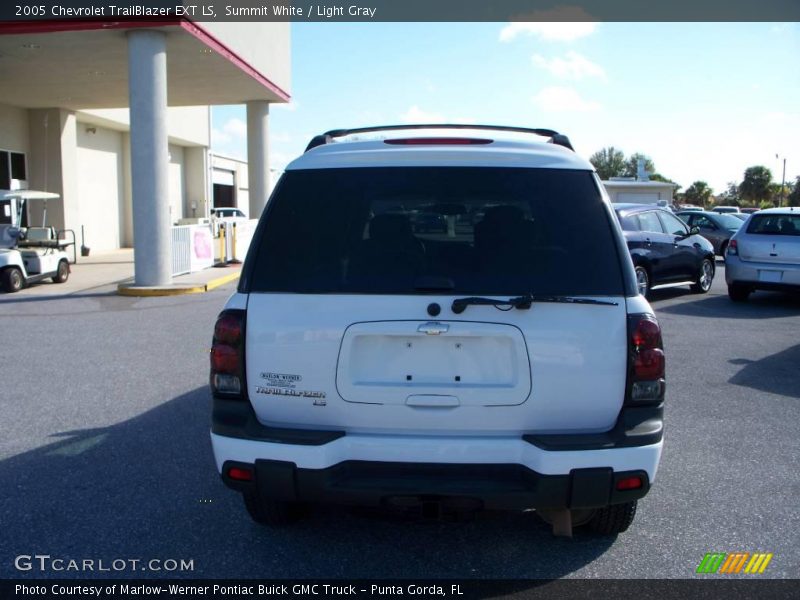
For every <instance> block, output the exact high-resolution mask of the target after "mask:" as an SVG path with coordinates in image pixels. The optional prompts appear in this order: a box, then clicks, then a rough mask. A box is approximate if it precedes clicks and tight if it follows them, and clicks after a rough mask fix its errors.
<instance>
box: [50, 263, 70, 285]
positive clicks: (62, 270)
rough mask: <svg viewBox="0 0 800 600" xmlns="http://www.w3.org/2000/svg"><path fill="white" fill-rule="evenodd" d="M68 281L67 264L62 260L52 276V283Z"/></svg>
mask: <svg viewBox="0 0 800 600" xmlns="http://www.w3.org/2000/svg"><path fill="white" fill-rule="evenodd" d="M67 279H69V263H68V262H67V261H65V260H62V261H61V262H59V263H58V271H56V274H55V275H54V276H53V283H64V282H65V281H66V280H67Z"/></svg>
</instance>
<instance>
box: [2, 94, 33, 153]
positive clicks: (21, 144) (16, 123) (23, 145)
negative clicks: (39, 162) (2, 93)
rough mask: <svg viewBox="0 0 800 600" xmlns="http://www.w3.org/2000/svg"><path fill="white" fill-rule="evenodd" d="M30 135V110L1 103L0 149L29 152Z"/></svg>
mask: <svg viewBox="0 0 800 600" xmlns="http://www.w3.org/2000/svg"><path fill="white" fill-rule="evenodd" d="M28 137H29V127H28V111H27V110H26V109H24V108H17V107H15V106H7V105H5V104H0V149H2V150H11V151H13V152H24V153H25V154H28V150H29V145H28ZM28 160H29V161H30V158H28Z"/></svg>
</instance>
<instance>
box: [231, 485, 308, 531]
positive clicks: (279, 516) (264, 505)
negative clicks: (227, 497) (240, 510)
mask: <svg viewBox="0 0 800 600" xmlns="http://www.w3.org/2000/svg"><path fill="white" fill-rule="evenodd" d="M243 496H244V506H245V508H246V509H247V513H248V514H249V515H250V518H251V519H253V521H255V522H256V523H258V524H260V525H268V526H270V527H278V526H281V525H288V524H290V523H294V522H295V521H297V520H298V519H299V518H300V516H301V510H300V506H299V505H298V504H297V503H295V502H282V501H279V500H268V499H264V498H262V497H261V496H260V495H259V494H258V492H244V493H243Z"/></svg>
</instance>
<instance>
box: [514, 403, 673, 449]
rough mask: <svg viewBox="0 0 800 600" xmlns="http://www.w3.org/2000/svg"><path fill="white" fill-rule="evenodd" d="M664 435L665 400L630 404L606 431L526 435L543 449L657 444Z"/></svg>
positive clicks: (527, 438)
mask: <svg viewBox="0 0 800 600" xmlns="http://www.w3.org/2000/svg"><path fill="white" fill-rule="evenodd" d="M663 438H664V404H663V403H661V404H659V405H657V406H635V407H634V406H630V407H629V406H626V407H624V408H623V409H622V410H621V411H620V413H619V418H618V419H617V422H616V424H615V425H614V428H613V429H611V430H610V431H606V432H603V433H578V434H556V435H553V434H527V435H523V436H522V439H523V440H525V441H526V442H528V443H529V444H533V445H534V446H536V447H537V448H541V449H542V450H609V449H613V448H634V447H637V446H649V445H651V444H657V443H658V442H660V441H661V440H662V439H663Z"/></svg>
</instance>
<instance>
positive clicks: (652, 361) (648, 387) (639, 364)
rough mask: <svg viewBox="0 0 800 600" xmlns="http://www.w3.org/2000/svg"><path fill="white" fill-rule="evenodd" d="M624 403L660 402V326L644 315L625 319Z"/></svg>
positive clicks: (651, 317) (662, 382)
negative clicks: (626, 349)
mask: <svg viewBox="0 0 800 600" xmlns="http://www.w3.org/2000/svg"><path fill="white" fill-rule="evenodd" d="M628 336H629V340H628V365H629V367H628V385H627V394H626V398H625V402H626V403H627V404H642V403H654V402H655V403H658V402H662V401H663V400H664V369H665V360H664V345H663V343H662V340H661V327H660V326H659V324H658V321H657V320H656V318H655V317H654V316H652V315H648V314H639V315H629V316H628Z"/></svg>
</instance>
